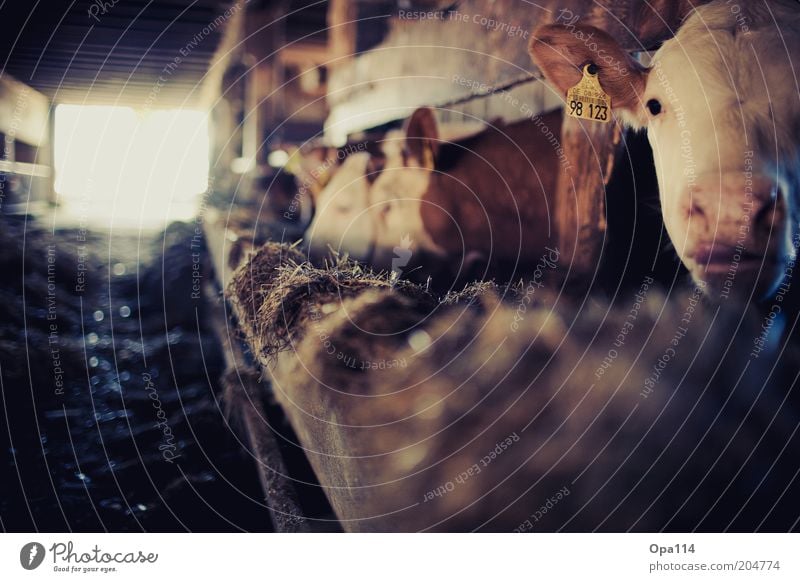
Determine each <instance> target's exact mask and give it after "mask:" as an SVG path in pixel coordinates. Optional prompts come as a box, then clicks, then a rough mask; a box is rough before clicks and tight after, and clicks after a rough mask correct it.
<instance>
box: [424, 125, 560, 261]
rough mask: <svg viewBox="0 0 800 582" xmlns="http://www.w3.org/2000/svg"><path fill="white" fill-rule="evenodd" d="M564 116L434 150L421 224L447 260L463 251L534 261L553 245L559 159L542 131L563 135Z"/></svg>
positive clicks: (495, 128)
mask: <svg viewBox="0 0 800 582" xmlns="http://www.w3.org/2000/svg"><path fill="white" fill-rule="evenodd" d="M561 121H562V114H561V112H560V111H556V112H552V113H548V114H546V115H544V116H542V117H541V118H540V120H539V121H538V122H534V121H532V120H526V121H522V122H519V123H514V124H511V125H507V126H505V125H497V126H492V127H490V128H489V129H488V130H487V131H485V132H483V133H481V134H479V135H477V136H474V137H471V138H469V139H467V140H465V141H462V142H457V143H452V144H450V143H445V144H443V145H441V146H440V147H439V148H438V152H437V155H436V158H435V159H436V162H435V165H434V171H433V174H432V175H431V179H430V183H429V185H428V188H427V190H426V192H425V194H424V196H423V198H422V201H423V203H422V206H421V209H420V211H421V213H422V221H423V224H424V226H425V229H426V230H427V232H428V233H429V234H430V236H431V238H432V239H433V241H434V242H435V243H436V244H437V245H438V246H439V247H440V248H442V249H443V250H444V251H445V252H446V253H447V254H448V255H455V256H458V255H459V254H461V253H462V252H463V251H464V250H466V251H467V252H469V251H474V252H480V253H481V254H483V255H485V256H486V257H487V258H488V259H492V258H498V259H500V260H511V261H517V260H518V261H520V262H521V263H526V262H532V261H536V260H538V258H539V256H540V255H541V253H542V252H543V249H544V247H545V246H547V245H548V244H551V243H552V240H553V236H554V232H553V226H554V225H553V222H552V216H553V204H554V201H553V196H554V193H555V187H556V182H557V180H558V168H559V167H560V166H559V158H558V155H557V152H556V150H555V149H554V148H553V146H552V145H551V144H550V143H548V142H547V140H545V139H542V129H541V128H542V127H543V126H546V127H547V128H549V130H550V131H552V132H553V134H554V135H556V136H560V134H561Z"/></svg>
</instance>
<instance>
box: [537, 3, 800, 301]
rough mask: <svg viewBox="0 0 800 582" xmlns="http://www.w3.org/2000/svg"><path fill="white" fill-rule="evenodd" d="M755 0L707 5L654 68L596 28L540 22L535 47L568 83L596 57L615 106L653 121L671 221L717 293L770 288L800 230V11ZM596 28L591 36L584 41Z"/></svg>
mask: <svg viewBox="0 0 800 582" xmlns="http://www.w3.org/2000/svg"><path fill="white" fill-rule="evenodd" d="M752 4H754V6H743V7H741V10H742V12H741V13H739V12H738V9H739V8H740V7H739V6H737V7H736V8H737V12H734V11H732V10H731V5H730V4H729V3H727V2H725V1H722V0H717V1H716V2H712V3H711V4H708V5H706V6H703V7H700V8H698V9H697V10H696V11H695V13H693V14H692V16H690V17H689V18H688V19H687V20H686V22H685V23H684V24H683V25H682V26H681V28H680V30H679V31H678V33H677V35H676V36H675V38H674V39H672V40H670V41H668V42H666V43H665V44H664V45H663V47H662V48H661V49H660V50H659V51H658V52H657V53H656V55H655V57H654V60H653V66H652V68H651V69H649V70H645V69H643V68H641V67H640V66H639V65H638V64H637V63H636V62H634V61H633V60H632V59H631V58H630V56H629V55H628V54H627V53H626V52H625V51H624V50H623V49H622V48H621V47H620V46H619V45H618V44H617V42H616V41H614V40H613V39H611V38H610V37H609V36H608V35H607V34H606V33H604V32H602V31H600V30H598V29H594V28H592V27H580V26H578V27H576V26H569V27H568V26H548V27H543V28H542V29H540V30H539V31H537V33H536V35H535V36H536V38H535V39H534V41H533V42H532V44H531V52H532V55H533V57H534V60H535V61H536V62H537V64H539V66H540V67H541V68H542V70H543V71H544V72H545V74H546V75H547V76H548V78H549V80H550V81H551V82H553V83H554V84H555V85H556V86H558V87H559V88H560V89H562V90H563V91H565V92H566V90H567V89H568V88H569V87H571V86H573V85H575V84H576V83H577V81H578V80H579V78H580V73H579V71H580V67H581V65H582V64H584V63H586V62H595V61H599V62H598V63H597V64H598V65H599V67H600V72H599V76H600V82H601V84H602V85H603V87H604V89H605V90H606V92H607V93H609V95H610V96H611V98H612V102H613V105H614V107H615V111H616V112H617V113H618V114H620V117H621V118H622V119H623V120H624V121H626V122H627V123H628V124H630V125H632V126H633V127H636V128H646V129H647V131H648V139H649V141H650V144H651V146H652V148H653V154H654V159H655V164H656V172H657V174H658V182H659V189H660V196H661V205H662V212H663V217H664V223H665V225H666V228H667V231H668V233H669V236H670V238H671V240H672V243H673V244H674V246H675V249H676V251H677V253H678V255H679V256H680V258H681V260H682V261H683V263H684V264H685V265H686V267H687V268H688V269H689V271H690V272H691V274H692V277H693V278H694V279H695V280H697V281H705V282H707V283H708V289H709V292H710V293H717V294H720V293H721V294H723V295H727V294H729V293H730V292H731V291H736V292H740V293H744V294H749V293H750V292H751V291H753V290H754V291H755V294H756V297H765V296H769V295H770V294H772V293H773V292H774V291H775V289H776V288H777V286H778V285H779V284H780V283H781V281H783V279H784V278H785V275H786V270H787V269H786V265H787V263H788V261H789V260H791V259H792V258H793V257H794V255H795V253H796V248H795V246H794V245H793V244H792V241H793V240H797V239H795V238H794V237H795V235H798V234H800V233H799V232H798V216H797V215H798V208H797V207H798V204H797V203H798V200H800V191H798V187H799V186H800V175H798V166H799V164H798V162H799V161H800V157H799V156H798V153H799V152H800V148H799V147H798V146H799V145H800V135H798V129H800V101H798V99H800V97H799V96H798V90H797V85H796V83H795V81H794V79H795V78H796V76H795V72H796V69H795V68H794V67H793V65H792V60H791V59H792V58H796V55H797V54H798V50H800V11H798V9H797V7H796V5H794V6H793V5H792V3H787V2H782V1H777V0H775V1H770V2H769V3H768V5H769V9H768V8H766V7H765V5H764V4H763V3H762V2H758V3H755V2H754V3H752ZM744 23H746V24H744ZM745 26H746V28H745ZM589 35H591V38H592V42H589V43H587V42H586V41H585V40H581V39H585V38H586V37H587V36H589ZM595 41H596V42H595ZM784 43H785V45H784ZM598 52H600V53H601V56H600V57H599V58H598ZM609 55H610V56H611V60H607V59H608V56H609ZM604 61H605V63H604ZM610 62H614V64H615V66H614V67H609V66H604V65H605V64H607V63H610ZM620 64H621V66H620ZM797 68H800V67H797Z"/></svg>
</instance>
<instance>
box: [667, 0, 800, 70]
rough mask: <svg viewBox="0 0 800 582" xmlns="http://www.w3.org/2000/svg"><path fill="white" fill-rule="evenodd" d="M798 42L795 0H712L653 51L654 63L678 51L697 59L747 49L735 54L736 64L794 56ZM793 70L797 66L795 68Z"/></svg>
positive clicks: (798, 9) (799, 28)
mask: <svg viewBox="0 0 800 582" xmlns="http://www.w3.org/2000/svg"><path fill="white" fill-rule="evenodd" d="M798 45H800V5H798V2H796V1H795V0H751V1H749V2H738V3H737V2H732V1H730V0H716V1H714V2H711V3H710V4H706V5H704V6H700V7H698V8H696V9H695V10H694V11H693V12H692V14H691V15H690V16H689V17H688V18H687V19H686V21H685V22H684V23H683V24H682V25H681V26H680V28H679V29H678V31H677V33H676V34H675V37H674V38H673V39H671V40H669V41H667V42H666V43H664V46H663V47H662V48H661V49H660V50H659V51H658V53H656V56H655V59H654V62H658V61H659V60H663V59H664V58H666V57H668V56H669V55H672V54H674V53H678V52H684V51H687V52H688V51H690V50H691V51H696V52H697V53H698V54H697V58H698V60H701V61H702V59H703V58H704V57H705V56H706V54H708V53H710V52H712V51H713V52H715V53H717V54H722V55H725V56H728V55H726V53H729V52H730V51H732V50H739V49H743V48H748V53H749V54H738V57H739V59H738V61H737V62H739V63H741V62H745V61H749V60H753V59H752V58H751V57H752V56H753V52H752V51H753V50H755V51H756V52H757V53H758V57H759V60H760V61H762V62H766V63H768V62H769V61H770V60H771V59H770V58H771V57H775V56H777V55H782V56H783V59H782V60H783V61H786V59H787V56H792V55H794V56H796V54H795V53H793V50H794V49H796V48H797V47H798ZM795 69H797V67H795Z"/></svg>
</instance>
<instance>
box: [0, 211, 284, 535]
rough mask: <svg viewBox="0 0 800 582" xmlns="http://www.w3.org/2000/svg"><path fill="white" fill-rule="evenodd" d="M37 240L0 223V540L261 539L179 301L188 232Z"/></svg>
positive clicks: (219, 364)
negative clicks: (237, 534) (18, 535)
mask: <svg viewBox="0 0 800 582" xmlns="http://www.w3.org/2000/svg"><path fill="white" fill-rule="evenodd" d="M43 226H44V225H34V224H28V225H27V226H26V225H25V224H24V223H22V222H20V221H17V222H9V221H7V220H4V221H3V222H2V223H0V241H1V242H2V251H1V252H0V266H1V267H2V269H3V273H4V275H3V277H2V279H1V280H0V298H1V299H2V301H1V302H0V378H1V379H2V385H1V386H0V388H1V390H0V393H1V394H2V414H1V415H0V451H2V461H0V462H1V463H2V469H1V470H0V471H1V473H0V475H1V476H0V528H2V529H3V530H5V531H33V530H39V531H68V530H73V531H103V530H109V531H140V530H147V531H182V530H192V531H236V530H249V531H268V530H269V528H270V527H271V526H270V521H269V517H268V513H267V510H266V508H265V507H264V505H263V503H262V500H261V497H262V493H261V490H260V487H259V482H258V478H257V475H256V471H255V464H254V463H253V460H252V459H251V458H250V456H249V453H248V452H247V450H246V447H245V446H244V444H243V442H241V441H240V440H239V439H240V437H239V436H238V433H237V432H236V431H234V430H231V429H230V428H229V426H228V425H227V422H228V421H227V418H226V416H225V414H224V411H223V407H222V405H221V403H220V402H219V399H218V398H219V391H218V387H217V381H218V378H219V376H220V374H221V373H222V371H223V365H224V364H223V361H222V358H221V353H220V348H219V346H218V345H217V343H216V340H215V339H214V337H213V336H212V334H211V332H210V330H209V328H208V326H207V325H206V323H205V318H204V311H205V310H206V309H207V307H208V306H207V305H206V304H205V302H204V301H203V300H202V299H200V298H193V296H192V292H193V289H192V286H193V283H194V282H195V281H193V279H194V277H193V275H194V273H193V265H194V264H197V263H196V261H197V260H204V249H203V248H202V244H201V245H200V246H195V247H194V248H193V247H192V239H191V237H192V234H193V233H194V228H193V226H189V225H180V224H175V225H172V226H171V227H170V229H168V231H167V233H166V234H165V233H161V234H159V235H141V236H140V235H138V234H136V233H132V234H124V233H114V234H113V235H109V234H108V233H104V234H99V233H97V234H93V235H90V236H88V237H87V240H86V241H83V240H81V239H82V238H84V237H83V233H81V232H80V231H61V232H56V233H55V234H53V233H52V232H49V231H47V230H43ZM23 248H24V257H25V260H24V261H23ZM198 257H199V258H198ZM48 261H49V262H48ZM48 267H49V268H50V271H48ZM205 274H207V273H205ZM48 276H50V280H48ZM84 279H85V280H84ZM48 285H49V286H48ZM165 289H166V290H167V291H168V294H167V297H168V299H167V301H166V304H165V301H164V299H163V297H164V294H163V292H164V290H165ZM48 317H49V318H48ZM51 326H54V327H51Z"/></svg>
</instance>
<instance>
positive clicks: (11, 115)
mask: <svg viewBox="0 0 800 582" xmlns="http://www.w3.org/2000/svg"><path fill="white" fill-rule="evenodd" d="M49 116H50V101H49V100H48V99H47V97H45V96H44V95H42V94H41V93H39V92H38V91H36V90H34V89H32V88H31V87H28V86H27V85H25V84H23V83H20V82H19V81H17V80H16V79H13V78H11V77H10V76H9V75H2V76H1V77H0V133H4V134H5V135H6V138H11V139H13V140H16V141H21V142H24V143H26V144H29V145H32V146H37V147H38V146H42V145H44V144H47V143H49V141H50V129H49V128H50V126H49V124H48V120H49Z"/></svg>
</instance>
